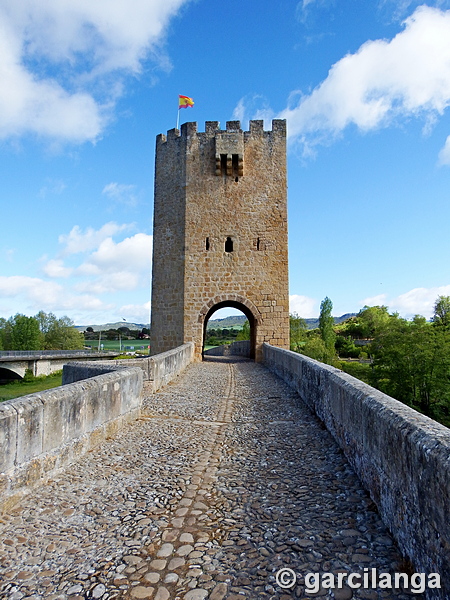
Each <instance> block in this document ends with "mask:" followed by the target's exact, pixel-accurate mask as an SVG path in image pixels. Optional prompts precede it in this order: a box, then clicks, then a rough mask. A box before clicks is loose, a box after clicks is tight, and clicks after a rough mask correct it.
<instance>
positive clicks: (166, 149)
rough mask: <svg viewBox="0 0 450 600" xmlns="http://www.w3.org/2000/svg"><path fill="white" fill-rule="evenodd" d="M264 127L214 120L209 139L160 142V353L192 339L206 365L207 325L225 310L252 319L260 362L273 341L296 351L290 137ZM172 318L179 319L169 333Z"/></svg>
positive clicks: (187, 128) (192, 131)
mask: <svg viewBox="0 0 450 600" xmlns="http://www.w3.org/2000/svg"><path fill="white" fill-rule="evenodd" d="M263 125H264V124H263V121H251V122H250V131H249V132H243V131H242V129H241V124H240V122H239V121H228V122H227V124H226V130H221V129H220V126H219V122H217V121H207V122H206V124H205V132H204V133H202V132H198V131H197V124H196V123H186V124H184V125H183V126H182V127H181V132H178V130H176V132H175V131H173V133H172V134H170V132H168V141H169V139H170V140H171V141H169V144H161V143H160V142H158V140H161V139H163V136H158V140H157V152H156V168H155V174H156V175H155V218H154V259H153V282H152V352H154V353H158V352H162V351H165V350H167V349H169V348H168V346H167V344H168V343H172V344H174V345H179V344H181V343H183V341H186V340H188V339H189V340H191V339H192V340H194V342H195V345H196V355H197V357H199V356H200V354H201V348H202V343H203V340H202V335H203V328H202V327H199V326H198V325H199V324H200V325H201V324H203V323H204V321H205V320H206V319H208V318H209V316H210V315H211V314H212V313H213V312H214V310H215V309H216V308H217V307H221V306H236V307H238V308H241V309H242V310H243V311H244V313H245V314H246V315H247V317H248V318H249V320H250V322H251V331H252V351H253V353H254V355H255V357H256V359H257V360H258V359H260V357H261V348H262V341H263V340H264V339H267V340H269V341H271V342H272V343H275V342H274V340H275V339H276V340H278V342H277V343H279V344H280V345H281V347H288V339H287V336H285V335H284V331H286V325H287V326H288V325H289V313H288V311H289V305H288V271H287V266H288V256H287V209H286V205H287V186H286V139H285V131H286V129H285V127H283V125H284V123H281V124H280V123H278V122H276V121H274V122H273V124H272V131H268V132H265V131H264V129H263ZM275 139H276V141H275ZM173 140H176V141H175V142H174V141H173ZM169 257H170V260H169ZM264 301H267V302H268V304H267V305H265V303H264ZM170 305H172V306H170ZM275 307H277V309H276V310H274V308H275ZM168 312H171V313H174V314H173V319H172V322H171V323H170V328H171V330H170V331H166V330H167V329H168V327H169V321H168V320H167V319H166V318H165V315H166V314H167V313H168ZM175 313H176V314H175ZM269 318H270V327H269V324H268V323H267V325H266V320H267V319H269ZM273 331H277V332H278V333H277V334H276V335H275V334H273V333H272V332H273ZM282 332H283V333H282ZM164 337H165V338H166V340H165V341H163V342H162V341H161V340H164ZM169 339H170V342H169V341H168V340H169ZM280 340H281V342H280Z"/></svg>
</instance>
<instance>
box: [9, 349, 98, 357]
mask: <svg viewBox="0 0 450 600" xmlns="http://www.w3.org/2000/svg"><path fill="white" fill-rule="evenodd" d="M93 352H95V351H92V350H0V358H1V357H2V356H17V357H21V356H71V355H79V356H88V355H89V356H90V355H91V354H93Z"/></svg>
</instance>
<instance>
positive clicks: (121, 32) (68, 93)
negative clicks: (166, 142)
mask: <svg viewBox="0 0 450 600" xmlns="http://www.w3.org/2000/svg"><path fill="white" fill-rule="evenodd" d="M188 1H189V0H95V2H92V1H91V0H45V1H42V2H36V1H35V0H20V2H17V0H3V2H2V4H1V7H0V76H1V80H2V85H1V88H0V139H1V138H7V137H10V136H20V135H23V134H27V133H33V134H38V135H40V136H46V137H50V138H55V139H59V140H68V141H71V142H77V143H80V142H83V141H86V140H95V139H97V138H98V137H99V136H100V135H101V132H102V130H103V129H104V127H105V126H106V124H107V123H108V121H109V120H110V118H111V111H112V108H113V105H114V101H115V99H116V97H117V96H118V95H120V94H121V93H122V90H123V86H122V83H121V81H122V77H123V76H124V75H126V74H137V73H139V72H140V71H141V68H142V62H143V60H144V59H145V58H147V57H148V56H149V54H151V53H153V58H155V59H156V57H157V54H158V52H159V53H160V46H161V43H162V42H163V41H164V33H165V30H166V28H167V26H168V23H169V20H170V19H171V18H172V17H173V16H174V15H175V14H176V13H177V12H178V10H179V9H180V7H181V6H182V5H183V4H185V3H186V2H188Z"/></svg>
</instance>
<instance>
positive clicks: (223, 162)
mask: <svg viewBox="0 0 450 600" xmlns="http://www.w3.org/2000/svg"><path fill="white" fill-rule="evenodd" d="M220 173H221V175H226V174H227V155H226V154H221V155H220Z"/></svg>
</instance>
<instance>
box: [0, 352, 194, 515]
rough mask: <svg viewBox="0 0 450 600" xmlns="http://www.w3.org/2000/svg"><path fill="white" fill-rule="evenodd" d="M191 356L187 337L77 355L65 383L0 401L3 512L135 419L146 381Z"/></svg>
mask: <svg viewBox="0 0 450 600" xmlns="http://www.w3.org/2000/svg"><path fill="white" fill-rule="evenodd" d="M193 355H194V345H193V344H192V343H189V344H184V345H183V346H181V347H179V348H175V349H174V350H171V351H169V352H164V353H163V354H159V355H156V356H153V357H151V358H147V359H136V360H133V359H130V360H127V361H124V360H122V361H119V360H112V361H104V362H94V363H92V362H88V361H83V362H72V363H69V364H67V365H64V369H63V386H62V387H59V388H54V389H51V390H47V391H45V392H41V393H39V394H30V395H28V396H22V397H21V398H17V399H15V400H9V401H7V402H2V403H0V512H1V511H5V510H8V508H9V507H11V506H13V505H14V504H15V503H16V502H17V501H18V500H19V499H20V498H21V496H23V495H24V494H26V493H27V492H29V491H30V490H31V489H32V488H33V487H35V486H36V485H39V484H41V483H43V481H45V480H46V479H48V478H49V477H52V476H54V474H55V473H57V472H58V471H60V470H61V469H63V468H64V467H67V466H68V465H69V464H70V463H72V462H74V461H75V460H77V459H78V458H80V457H81V456H82V455H83V454H85V453H86V452H88V451H89V450H91V449H92V448H93V447H95V446H96V445H98V444H99V443H101V442H103V441H104V440H105V439H106V438H107V437H110V436H111V435H113V434H114V433H115V432H116V431H117V430H118V429H119V428H120V427H121V426H122V425H123V424H124V423H126V422H129V421H132V420H134V419H137V418H138V417H139V414H140V409H141V401H142V389H143V381H144V380H146V381H149V382H150V383H151V391H156V390H158V389H159V388H161V387H162V386H163V385H166V384H167V383H169V381H171V380H172V379H174V378H175V377H177V375H179V373H180V372H181V371H182V370H183V369H184V368H185V367H186V366H187V365H188V364H189V363H190V362H191V361H192V359H193Z"/></svg>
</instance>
